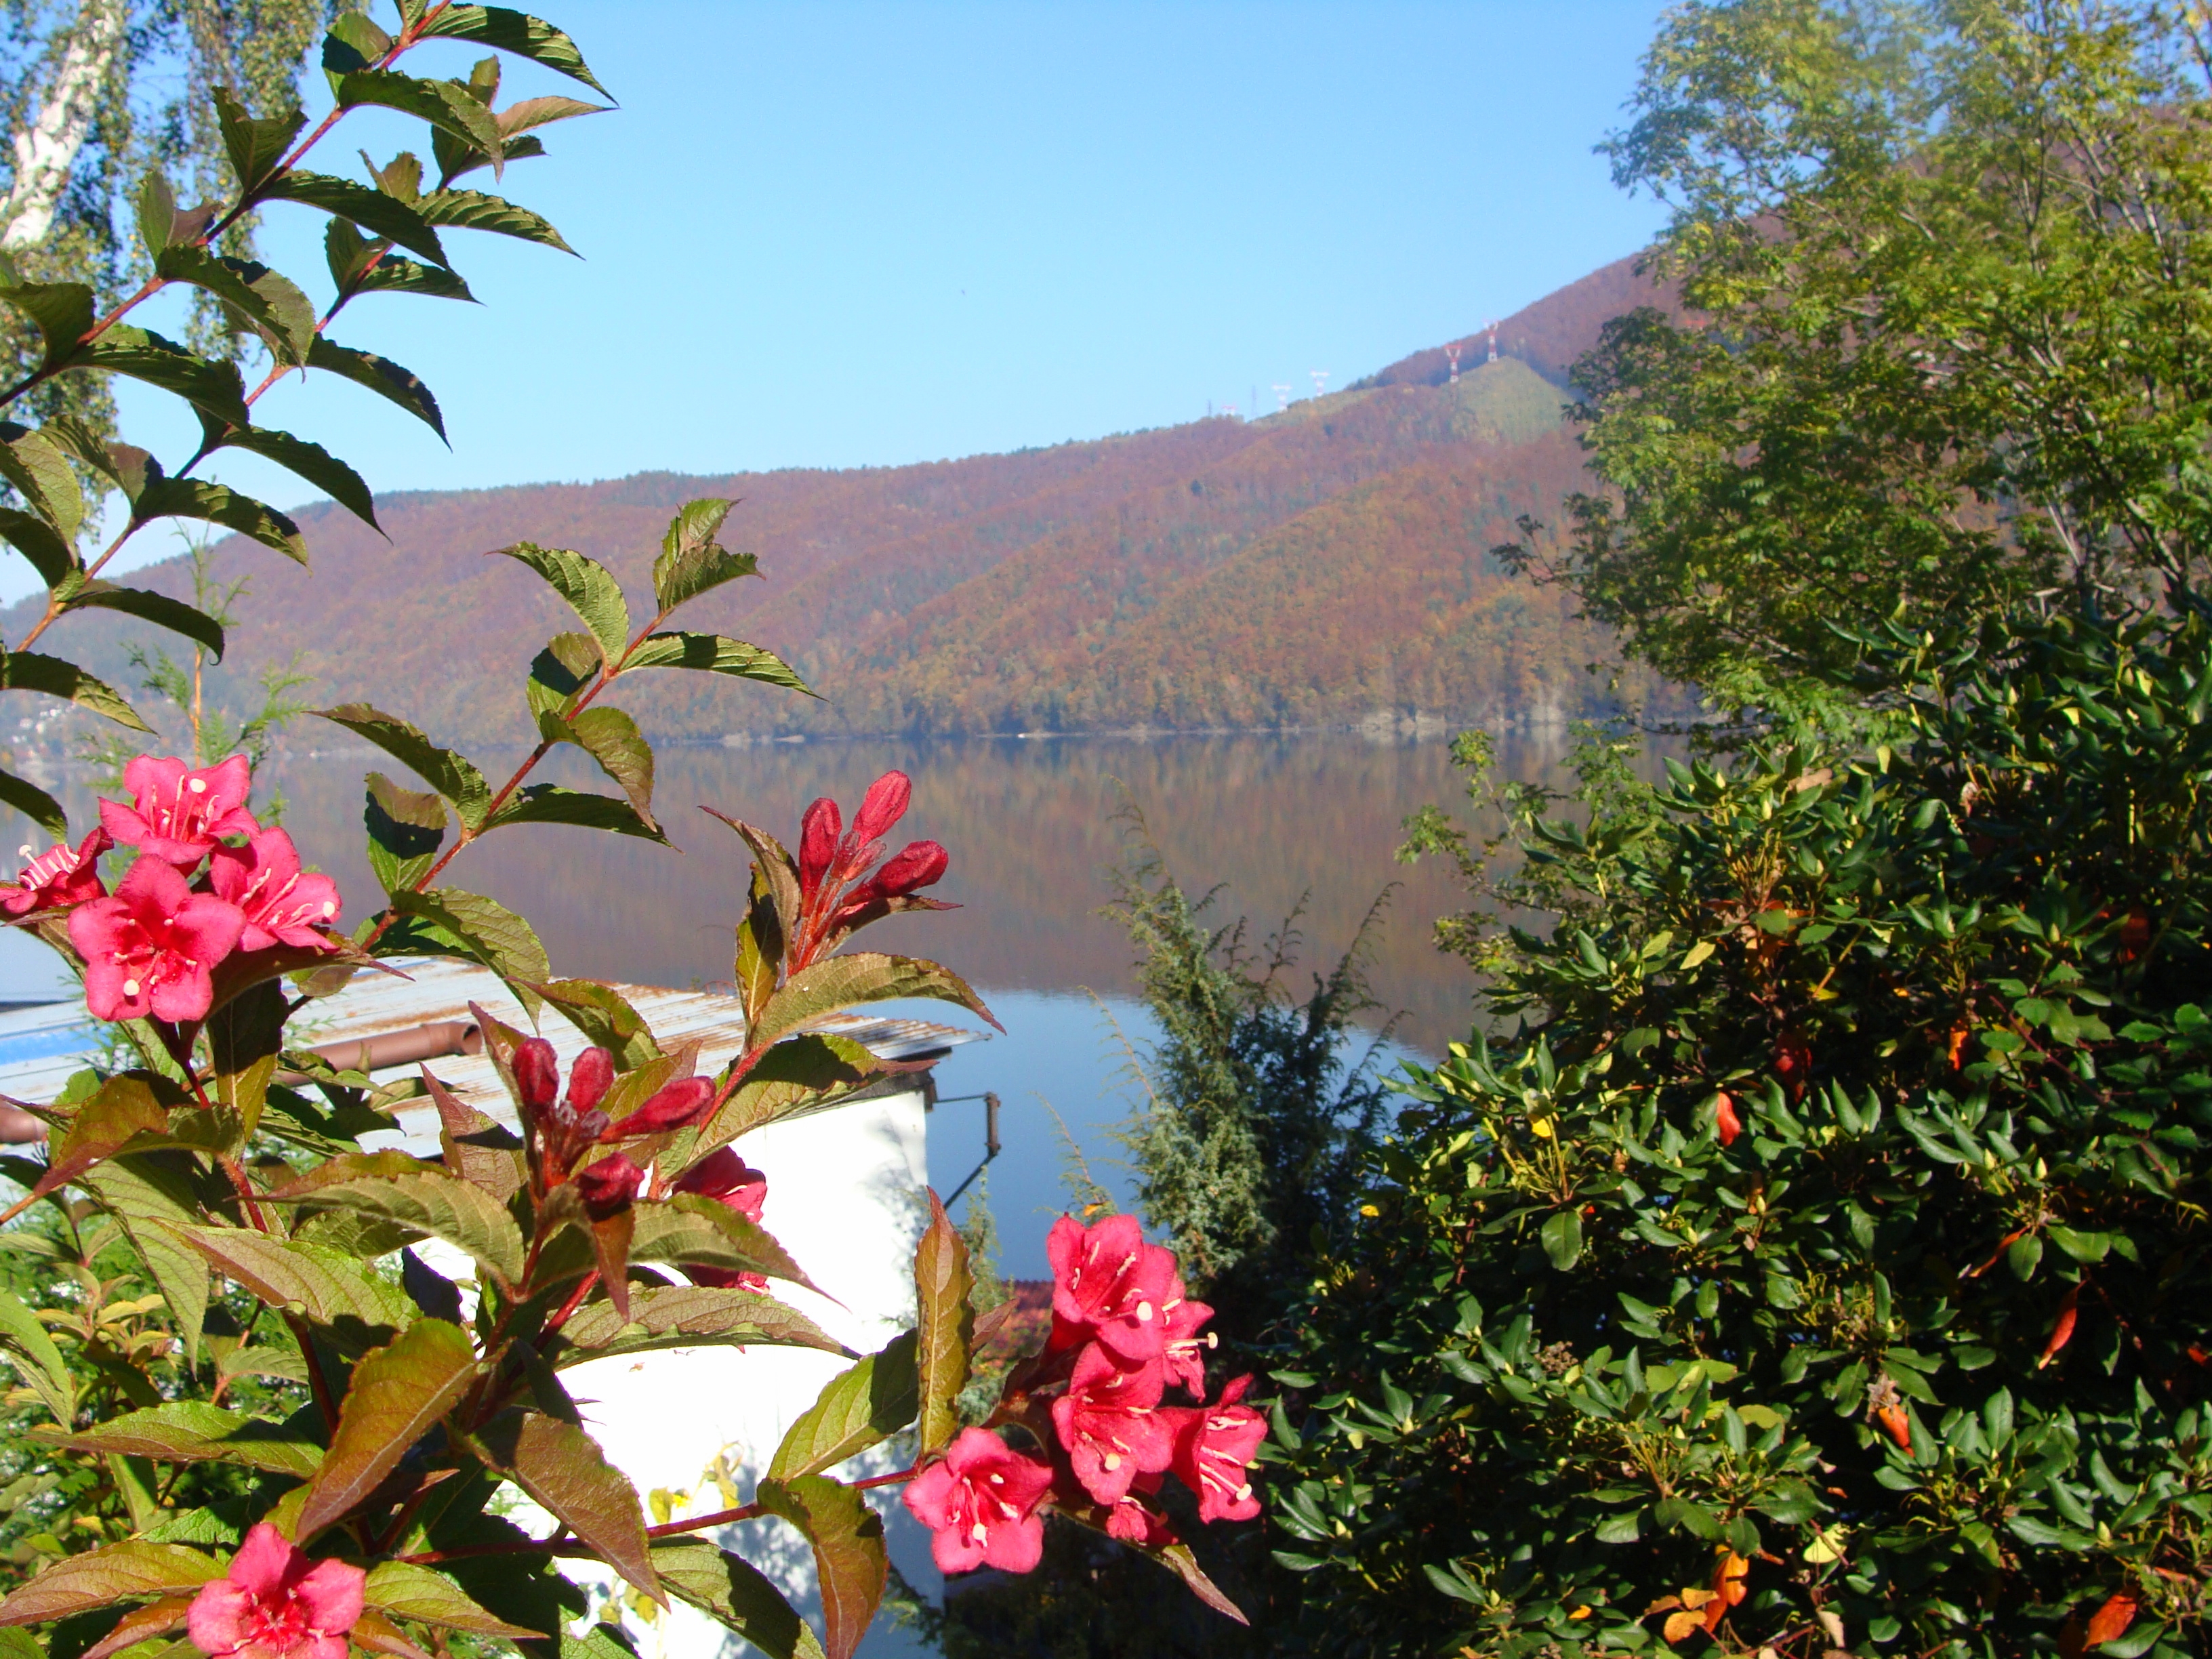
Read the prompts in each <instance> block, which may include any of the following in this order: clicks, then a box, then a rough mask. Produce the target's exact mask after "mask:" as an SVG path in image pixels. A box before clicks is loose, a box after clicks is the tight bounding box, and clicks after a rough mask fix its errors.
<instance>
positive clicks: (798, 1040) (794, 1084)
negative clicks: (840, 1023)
mask: <svg viewBox="0 0 2212 1659" xmlns="http://www.w3.org/2000/svg"><path fill="white" fill-rule="evenodd" d="M883 1072H884V1063H883V1061H881V1060H878V1059H877V1058H876V1057H875V1055H874V1054H871V1053H870V1052H869V1051H868V1050H867V1049H866V1048H864V1047H862V1046H861V1045H860V1043H857V1042H854V1041H853V1040H852V1039H851V1038H850V1037H841V1036H827V1035H825V1034H824V1033H822V1032H819V1031H814V1032H809V1033H807V1034H806V1035H805V1036H795V1037H786V1038H785V1039H784V1040H783V1041H782V1042H779V1043H777V1044H776V1045H775V1047H774V1048H770V1049H769V1051H768V1053H766V1054H763V1055H762V1056H761V1058H760V1059H759V1060H758V1061H757V1062H756V1063H755V1064H754V1066H753V1068H752V1070H751V1071H750V1072H748V1073H745V1080H744V1082H743V1083H741V1084H739V1085H738V1087H737V1089H736V1090H735V1091H733V1092H732V1094H731V1096H730V1097H729V1098H728V1099H727V1100H726V1101H724V1102H723V1103H722V1108H721V1109H720V1111H718V1112H717V1113H715V1114H714V1116H713V1118H711V1119H710V1120H708V1122H707V1123H706V1124H705V1125H703V1126H702V1127H701V1129H700V1132H699V1140H698V1146H699V1149H700V1150H702V1151H704V1152H711V1151H713V1150H714V1148H715V1147H717V1146H726V1145H728V1144H729V1143H730V1142H731V1141H732V1140H735V1139H737V1138H738V1136H739V1135H741V1134H745V1133H750V1131H752V1130H754V1129H760V1128H765V1127H767V1126H768V1125H769V1124H771V1123H774V1122H776V1121H779V1120H780V1119H782V1118H786V1117H788V1116H790V1115H792V1114H793V1112H797V1111H802V1110H805V1109H808V1108H810V1107H812V1106H815V1105H818V1104H820V1103H823V1101H826V1100H829V1099H833V1098H835V1097H836V1096H838V1095H841V1094H847V1093H849V1092H851V1091H853V1090H854V1089H858V1088H862V1087H864V1086H866V1085H867V1084H868V1083H870V1082H872V1080H874V1079H876V1078H878V1077H880V1076H882V1075H883Z"/></svg>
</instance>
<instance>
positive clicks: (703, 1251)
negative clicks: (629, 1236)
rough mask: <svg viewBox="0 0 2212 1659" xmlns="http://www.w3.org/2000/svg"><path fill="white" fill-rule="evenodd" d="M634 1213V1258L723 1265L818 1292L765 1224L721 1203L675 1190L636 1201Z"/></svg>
mask: <svg viewBox="0 0 2212 1659" xmlns="http://www.w3.org/2000/svg"><path fill="white" fill-rule="evenodd" d="M633 1213H634V1214H635V1216H636V1217H637V1232H636V1235H635V1238H634V1239H633V1241H632V1243H631V1245H630V1259H631V1260H632V1261H665V1262H670V1263H671V1264H673V1265H675V1266H678V1267H682V1266H683V1265H684V1264H685V1263H686V1262H690V1263H692V1264H695V1265H696V1266H700V1267H723V1268H727V1269H729V1270H731V1271H732V1272H737V1273H765V1274H766V1275H767V1276H768V1277H769V1278H770V1279H787V1280H788V1281H789V1282H790V1283H792V1284H793V1285H805V1287H806V1288H807V1289H808V1290H810V1291H814V1292H815V1293H816V1294H817V1295H820V1294H822V1290H821V1287H820V1286H819V1285H816V1284H815V1283H814V1281H813V1280H812V1279H809V1278H808V1277H807V1276H806V1275H805V1273H802V1272H801V1271H800V1270H799V1264H798V1263H797V1262H795V1261H793V1260H792V1259H791V1257H790V1255H789V1254H788V1253H787V1252H786V1250H785V1249H784V1248H783V1246H782V1245H781V1244H779V1243H776V1241H775V1236H774V1235H773V1234H771V1233H770V1232H769V1231H768V1229H767V1228H765V1227H763V1226H762V1225H760V1223H759V1222H757V1221H755V1220H753V1219H751V1218H750V1217H748V1216H743V1215H740V1214H738V1212H736V1211H735V1210H733V1209H732V1208H730V1206H728V1205H726V1204H722V1203H718V1202H717V1201H716V1200H714V1199H711V1198H705V1197H702V1196H701V1195H700V1194H696V1193H678V1194H676V1195H675V1196H674V1197H673V1198H671V1199H668V1200H665V1201H663V1202H655V1203H641V1204H639V1205H638V1206H635V1210H634V1211H633Z"/></svg>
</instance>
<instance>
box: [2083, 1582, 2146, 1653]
mask: <svg viewBox="0 0 2212 1659" xmlns="http://www.w3.org/2000/svg"><path fill="white" fill-rule="evenodd" d="M2141 1605H2142V1603H2141V1602H2140V1601H2138V1600H2137V1599H2136V1593H2135V1592H2134V1591H2133V1590H2131V1589H2124V1590H2121V1591H2119V1592H2118V1593H2117V1594H2115V1595H2111V1596H2108V1597H2106V1601H2105V1605H2104V1606H2103V1607H2099V1608H2098V1609H2097V1610H2096V1612H2094V1613H2091V1614H2090V1615H2089V1628H2088V1629H2087V1631H2085V1632H2082V1636H2081V1644H2082V1645H2083V1646H2084V1647H2091V1648H2095V1647H2102V1646H2103V1645H2104V1644H2106V1643H2107V1642H2116V1641H2118V1639H2119V1638H2120V1637H2121V1636H2122V1635H2124V1633H2125V1632H2126V1631H2127V1628H2128V1626H2130V1625H2132V1624H2134V1623H2135V1621H2136V1609H2137V1608H2138V1607H2141Z"/></svg>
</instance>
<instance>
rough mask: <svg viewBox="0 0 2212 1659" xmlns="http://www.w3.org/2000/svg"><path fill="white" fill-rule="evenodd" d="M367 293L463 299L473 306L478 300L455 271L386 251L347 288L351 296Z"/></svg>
mask: <svg viewBox="0 0 2212 1659" xmlns="http://www.w3.org/2000/svg"><path fill="white" fill-rule="evenodd" d="M363 294H413V295H419V296H421V297H422V298H423V299H426V300H460V301H465V302H466V303H468V304H470V305H475V304H476V303H477V296H476V295H474V294H472V293H471V292H470V291H469V285H468V284H467V283H465V282H463V281H462V280H461V279H460V278H459V276H455V275H454V274H453V272H452V271H450V270H445V269H443V268H441V267H440V266H438V265H423V264H416V263H415V261H414V260H412V259H403V258H400V257H399V256H398V254H396V253H387V254H386V255H385V256H384V257H383V258H381V259H379V260H378V261H377V262H376V263H375V264H374V265H371V266H369V267H368V269H367V270H364V271H362V274H361V276H360V278H359V280H358V281H356V282H354V283H349V285H348V286H347V288H346V297H347V298H348V299H353V298H356V297H357V296H358V295H363Z"/></svg>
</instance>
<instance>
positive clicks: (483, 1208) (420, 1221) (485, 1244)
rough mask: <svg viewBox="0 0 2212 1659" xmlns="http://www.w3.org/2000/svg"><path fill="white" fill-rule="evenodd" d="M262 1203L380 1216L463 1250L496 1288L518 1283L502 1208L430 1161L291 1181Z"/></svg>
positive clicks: (518, 1234)
mask: <svg viewBox="0 0 2212 1659" xmlns="http://www.w3.org/2000/svg"><path fill="white" fill-rule="evenodd" d="M410 1162H411V1160H410ZM434 1171H435V1173H434ZM268 1201H269V1202H270V1203H271V1204H283V1205H295V1206H298V1207H299V1208H301V1209H302V1210H354V1211H359V1212H362V1213H363V1214H367V1215H373V1216H378V1217H381V1218H384V1219H386V1220H388V1221H393V1222H397V1223H398V1225H401V1226H403V1227H405V1228H407V1229H408V1230H409V1231H412V1232H416V1233H420V1234H422V1235H423V1236H424V1237H428V1238H436V1239H442V1240H444V1241H445V1242H446V1243H448V1244H450V1245H452V1246H453V1248H454V1249H458V1250H460V1251H463V1252H465V1254H466V1255H468V1256H469V1257H470V1259H471V1260H472V1261H475V1262H476V1263H477V1266H478V1267H483V1269H484V1270H485V1271H486V1272H488V1273H490V1274H491V1276H492V1278H493V1279H495V1281H496V1282H497V1283H498V1285H499V1286H500V1288H501V1290H502V1291H510V1292H511V1291H513V1289H514V1287H515V1286H516V1285H519V1284H520V1282H521V1279H522V1259H523V1239H522V1231H521V1229H520V1228H519V1227H517V1226H516V1225H514V1218H513V1216H511V1215H509V1214H508V1213H507V1206H505V1205H504V1204H502V1203H501V1202H500V1201H499V1200H497V1199H495V1198H494V1197H493V1196H492V1195H491V1194H489V1193H487V1192H485V1191H484V1190H483V1188H479V1187H476V1186H473V1185H471V1183H469V1182H465V1181H459V1180H456V1179H455V1178H454V1177H453V1176H449V1175H447V1174H446V1173H445V1172H444V1171H443V1170H440V1169H438V1167H437V1166H436V1165H435V1164H417V1165H416V1167H415V1169H414V1170H411V1171H409V1172H406V1173H400V1174H374V1175H367V1174H365V1175H362V1176H359V1177H356V1178H355V1179H351V1180H342V1181H337V1182H331V1183H329V1184H327V1185H319V1186H316V1187H313V1188H310V1189H308V1190H305V1191H302V1190H301V1188H300V1187H299V1185H298V1184H296V1183H295V1185H294V1186H291V1187H285V1188H278V1189H277V1190H276V1191H275V1192H272V1193H270V1194H269V1200H268Z"/></svg>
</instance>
